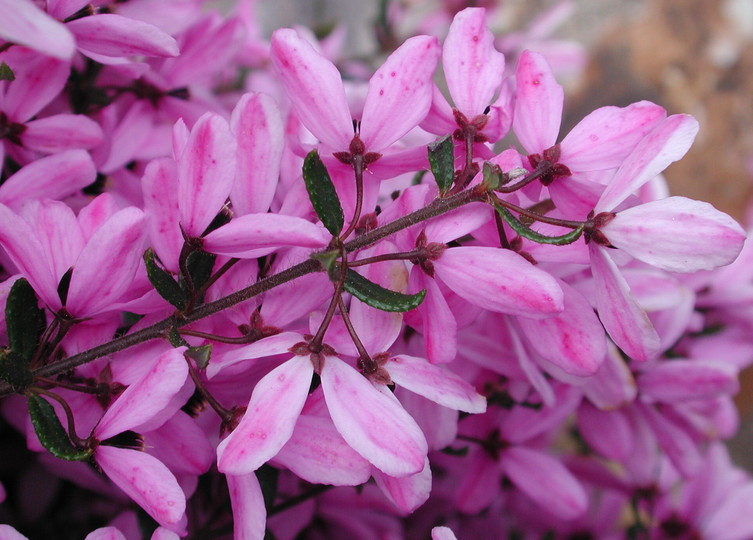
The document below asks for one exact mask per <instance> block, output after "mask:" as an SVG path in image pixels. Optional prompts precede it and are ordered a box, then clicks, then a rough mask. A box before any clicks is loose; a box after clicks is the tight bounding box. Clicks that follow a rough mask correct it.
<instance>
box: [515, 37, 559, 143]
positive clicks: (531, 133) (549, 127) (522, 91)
mask: <svg viewBox="0 0 753 540" xmlns="http://www.w3.org/2000/svg"><path fill="white" fill-rule="evenodd" d="M516 77H517V82H516V84H517V96H516V99H515V113H514V116H513V120H512V128H513V131H514V132H515V135H516V136H517V137H518V140H519V141H520V144H521V145H522V146H523V148H524V149H525V151H526V152H528V153H529V154H535V153H540V152H542V151H544V150H546V149H547V148H549V147H551V146H553V145H554V143H556V142H557V135H558V134H559V131H560V122H561V121H562V104H563V100H564V92H563V90H562V87H561V86H560V85H559V84H557V81H556V79H555V78H554V74H553V73H552V68H551V67H550V66H549V64H548V63H547V61H546V59H545V58H544V57H543V56H542V55H540V54H539V53H536V52H533V51H523V53H522V54H521V55H520V58H519V59H518V68H517V72H516Z"/></svg>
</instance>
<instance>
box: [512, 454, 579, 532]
mask: <svg viewBox="0 0 753 540" xmlns="http://www.w3.org/2000/svg"><path fill="white" fill-rule="evenodd" d="M501 464H502V469H503V470H504V472H505V474H506V475H507V476H508V477H509V478H510V481H511V482H512V483H513V484H515V485H516V486H517V488H518V489H520V490H521V491H522V492H523V493H525V494H526V495H528V496H529V497H530V498H531V499H533V501H534V502H535V503H536V504H538V505H539V506H540V507H541V508H543V509H545V510H546V511H547V512H550V513H552V514H554V515H555V516H557V517H558V518H561V519H574V518H577V517H578V516H581V515H583V513H584V512H585V511H586V508H588V497H587V496H586V492H585V491H584V490H583V487H582V486H581V485H580V483H579V482H578V480H576V479H575V477H574V476H573V475H572V473H570V471H568V470H567V469H566V468H565V466H564V465H563V464H562V462H560V461H559V460H558V459H555V458H553V457H552V456H549V455H546V454H543V453H541V452H538V451H536V450H531V449H529V448H525V447H523V446H513V447H511V448H508V449H507V450H505V451H504V453H503V454H502V458H501Z"/></svg>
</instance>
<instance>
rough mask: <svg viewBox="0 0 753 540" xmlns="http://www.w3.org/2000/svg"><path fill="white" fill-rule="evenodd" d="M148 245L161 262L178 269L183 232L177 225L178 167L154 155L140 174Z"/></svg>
mask: <svg viewBox="0 0 753 540" xmlns="http://www.w3.org/2000/svg"><path fill="white" fill-rule="evenodd" d="M141 189H142V191H143V193H144V212H145V213H146V227H147V231H148V234H149V245H150V246H151V247H152V248H154V251H155V253H157V256H158V257H159V258H160V261H161V262H162V264H163V265H164V266H165V268H167V269H168V270H170V271H171V272H176V273H177V272H178V258H179V255H180V250H181V248H182V247H183V236H182V235H181V234H180V227H179V226H178V221H179V216H178V171H177V167H176V165H175V162H174V161H173V160H172V159H170V158H161V159H155V160H154V161H152V162H151V163H149V165H147V166H146V170H145V171H144V176H143V177H142V178H141Z"/></svg>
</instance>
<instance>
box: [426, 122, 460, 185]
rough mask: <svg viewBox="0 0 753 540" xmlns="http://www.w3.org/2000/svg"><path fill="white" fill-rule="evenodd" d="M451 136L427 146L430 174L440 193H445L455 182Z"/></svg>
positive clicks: (453, 149)
mask: <svg viewBox="0 0 753 540" xmlns="http://www.w3.org/2000/svg"><path fill="white" fill-rule="evenodd" d="M454 146H455V145H454V144H453V142H452V135H448V136H447V137H445V138H443V139H440V140H438V141H437V142H434V143H431V144H430V145H429V164H430V165H431V173H432V174H433V175H434V179H435V180H436V181H437V185H438V186H439V192H440V193H446V192H447V191H448V190H449V189H450V188H451V187H452V182H453V181H454V180H455V154H454V152H455V148H454Z"/></svg>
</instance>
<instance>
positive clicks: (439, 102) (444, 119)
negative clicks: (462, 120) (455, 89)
mask: <svg viewBox="0 0 753 540" xmlns="http://www.w3.org/2000/svg"><path fill="white" fill-rule="evenodd" d="M420 125H421V128H422V129H425V130H426V131H428V132H429V133H435V134H436V135H448V134H450V133H452V132H453V131H455V130H456V129H457V128H458V126H457V123H456V122H455V118H453V116H452V107H451V106H450V104H449V103H447V99H445V97H444V96H443V95H442V91H441V90H440V89H439V88H437V86H436V85H434V88H433V89H432V98H431V106H430V107H429V112H428V113H426V117H425V118H424V119H423V120H422V121H421V124H420Z"/></svg>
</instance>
